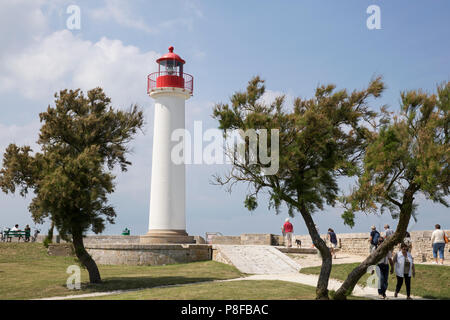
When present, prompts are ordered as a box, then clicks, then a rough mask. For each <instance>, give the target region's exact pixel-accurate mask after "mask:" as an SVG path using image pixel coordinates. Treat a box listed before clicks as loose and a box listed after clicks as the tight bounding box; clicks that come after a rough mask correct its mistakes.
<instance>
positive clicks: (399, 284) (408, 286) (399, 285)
mask: <svg viewBox="0 0 450 320" xmlns="http://www.w3.org/2000/svg"><path fill="white" fill-rule="evenodd" d="M403 278H405V285H406V296H407V297H409V295H410V294H411V277H408V275H407V274H404V275H403V277H399V276H397V287H396V288H395V292H397V293H398V292H399V291H400V289H401V288H402V285H403Z"/></svg>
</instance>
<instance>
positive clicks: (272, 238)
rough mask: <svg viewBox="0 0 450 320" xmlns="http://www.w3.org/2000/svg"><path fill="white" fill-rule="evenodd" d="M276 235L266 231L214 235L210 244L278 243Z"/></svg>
mask: <svg viewBox="0 0 450 320" xmlns="http://www.w3.org/2000/svg"><path fill="white" fill-rule="evenodd" d="M278 239H279V238H278V236H276V235H273V234H268V233H244V234H241V235H240V236H214V237H213V238H212V240H211V241H212V244H230V245H266V246H270V245H278Z"/></svg>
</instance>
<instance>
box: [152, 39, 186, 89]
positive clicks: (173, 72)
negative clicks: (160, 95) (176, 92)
mask: <svg viewBox="0 0 450 320" xmlns="http://www.w3.org/2000/svg"><path fill="white" fill-rule="evenodd" d="M156 62H157V63H158V72H154V73H151V74H149V75H148V77H147V79H148V83H147V93H149V94H150V93H151V92H154V91H158V89H162V88H180V89H183V91H185V90H187V91H189V92H190V94H191V95H192V93H193V83H194V81H193V77H192V76H191V75H190V74H187V73H184V72H183V65H184V64H185V63H186V62H185V61H184V60H183V59H181V57H180V56H179V55H177V54H176V53H174V52H173V47H172V46H171V47H170V48H169V52H168V53H166V54H165V55H163V56H162V57H161V58H159V59H157V60H156Z"/></svg>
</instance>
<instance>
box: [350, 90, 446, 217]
mask: <svg viewBox="0 0 450 320" xmlns="http://www.w3.org/2000/svg"><path fill="white" fill-rule="evenodd" d="M449 97H450V82H447V83H445V84H442V85H440V86H438V88H437V94H426V93H423V92H422V91H420V90H413V91H409V92H402V93H401V112H400V114H399V115H394V116H393V114H390V113H388V112H386V111H385V112H384V118H383V121H382V122H381V127H380V128H379V130H378V132H376V133H374V135H373V137H372V139H371V143H370V145H369V146H368V147H367V150H366V154H365V157H364V161H363V167H362V170H361V174H360V176H359V180H358V186H357V187H356V188H355V189H354V190H353V193H352V194H351V195H349V196H348V197H346V198H345V203H346V205H347V210H346V211H345V213H344V214H343V216H342V217H343V219H344V222H345V223H346V224H348V225H350V226H353V225H354V213H355V212H356V211H366V212H376V211H378V210H381V212H384V211H385V210H386V209H387V210H389V211H390V213H391V214H392V216H393V217H394V218H396V217H398V216H399V214H400V209H401V207H402V205H403V204H402V197H403V196H404V194H405V191H406V189H407V188H408V187H409V188H412V189H413V190H415V192H421V193H422V194H424V195H425V197H426V198H427V199H430V200H432V201H434V202H439V203H441V204H443V205H445V206H447V207H448V203H447V201H446V199H445V197H446V196H448V194H449V182H450V169H449V165H448V164H449V155H450V145H449V143H448V142H449V140H448V139H449V123H450V120H449V119H450V117H449V109H450V102H449V101H450V98H449ZM411 209H412V210H413V211H412V212H413V214H414V209H415V205H413V207H412V208H411Z"/></svg>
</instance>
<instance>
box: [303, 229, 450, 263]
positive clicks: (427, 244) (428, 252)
mask: <svg viewBox="0 0 450 320" xmlns="http://www.w3.org/2000/svg"><path fill="white" fill-rule="evenodd" d="M432 232H433V231H431V230H426V231H411V232H410V234H411V240H412V250H411V253H412V256H413V257H414V259H418V261H420V262H422V261H423V262H425V261H430V260H432V259H433V250H432V246H431V233H432ZM445 233H446V234H447V235H449V234H450V230H445ZM381 234H382V235H384V233H383V232H381ZM321 238H322V239H324V240H325V239H326V234H322V235H321ZM337 238H338V240H339V241H340V251H341V252H344V253H350V254H355V255H361V256H367V255H368V254H369V248H370V245H369V241H368V240H369V232H367V233H341V234H337ZM295 239H300V240H301V241H302V247H311V245H312V241H311V237H310V236H309V235H296V236H295ZM448 247H449V246H448V245H447V246H446V250H447V251H448ZM447 255H448V252H447Z"/></svg>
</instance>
